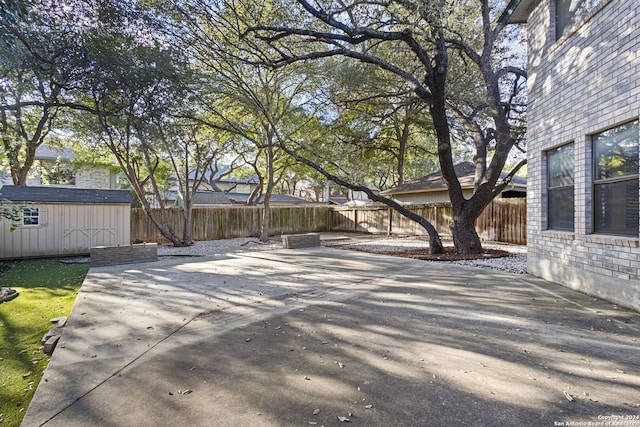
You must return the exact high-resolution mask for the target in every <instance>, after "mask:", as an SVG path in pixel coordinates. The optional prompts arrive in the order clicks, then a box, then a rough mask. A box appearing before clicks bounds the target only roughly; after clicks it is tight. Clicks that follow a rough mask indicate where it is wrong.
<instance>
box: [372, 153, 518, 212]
mask: <svg viewBox="0 0 640 427" xmlns="http://www.w3.org/2000/svg"><path fill="white" fill-rule="evenodd" d="M454 168H455V171H456V175H457V176H458V179H459V180H460V185H461V186H462V190H463V194H464V196H465V197H467V198H470V197H471V196H472V195H473V191H474V184H473V182H474V179H475V170H476V167H475V165H474V164H473V163H471V162H463V163H458V164H457V165H455V166H454ZM500 176H501V178H505V177H506V176H507V174H506V173H502V174H501V175H500ZM382 194H383V195H384V196H391V197H392V198H393V199H394V200H396V201H398V202H400V203H402V204H407V205H416V204H427V203H448V202H449V201H450V200H449V190H448V189H447V185H446V184H445V182H444V179H443V178H442V173H441V172H440V171H438V172H434V173H432V174H429V175H426V176H423V177H421V178H418V179H415V180H413V181H409V182H407V183H405V184H402V185H399V186H397V187H395V188H392V189H390V190H387V191H383V192H382ZM526 196H527V180H526V179H525V178H522V177H519V176H515V177H513V179H512V180H511V182H510V183H509V185H508V186H507V187H506V188H505V190H504V191H503V192H502V193H501V196H500V197H503V198H514V197H526Z"/></svg>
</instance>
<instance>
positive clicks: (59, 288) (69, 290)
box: [0, 259, 89, 427]
mask: <svg viewBox="0 0 640 427" xmlns="http://www.w3.org/2000/svg"><path fill="white" fill-rule="evenodd" d="M0 265H1V266H2V267H3V268H2V269H0V271H3V272H0V287H9V288H13V289H15V290H17V291H18V292H19V293H20V295H19V296H18V297H17V298H15V299H13V300H11V301H8V302H5V303H2V304H0V426H2V427H4V426H19V425H20V422H21V420H22V418H23V416H24V413H25V411H26V410H27V407H28V406H29V403H30V402H31V398H32V397H33V393H34V392H35V390H36V387H37V386H38V383H39V382H40V379H41V378H42V373H43V372H44V370H45V368H46V367H47V363H48V362H49V357H48V356H47V355H45V354H44V353H43V352H42V349H41V345H40V339H41V338H42V336H43V335H44V334H45V332H47V331H48V330H49V329H51V328H52V327H53V326H55V325H53V324H52V323H51V319H52V318H54V317H58V316H68V315H69V313H70V312H71V307H73V303H74V301H75V299H76V295H77V293H78V290H79V289H80V285H81V284H82V281H83V280H84V277H85V275H86V274H87V271H88V270H89V264H86V263H85V264H63V263H61V262H60V261H59V260H56V259H46V260H21V261H6V262H2V263H0ZM5 267H10V269H9V270H8V271H4V270H5Z"/></svg>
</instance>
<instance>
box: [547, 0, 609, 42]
mask: <svg viewBox="0 0 640 427" xmlns="http://www.w3.org/2000/svg"><path fill="white" fill-rule="evenodd" d="M603 3H604V0H556V40H559V39H560V38H562V36H564V35H565V34H568V33H569V31H571V30H574V29H576V28H577V27H578V26H579V25H580V24H581V23H583V22H585V21H586V20H587V19H588V18H589V16H590V15H591V14H593V13H594V12H596V9H597V8H598V7H599V6H600V5H602V4H603Z"/></svg>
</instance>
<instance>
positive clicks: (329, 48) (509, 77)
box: [228, 0, 525, 253]
mask: <svg viewBox="0 0 640 427" xmlns="http://www.w3.org/2000/svg"><path fill="white" fill-rule="evenodd" d="M239 4H240V3H237V2H231V3H229V4H228V7H233V8H235V9H236V10H239V9H238V5H239ZM294 5H295V7H297V10H298V11H299V13H300V15H299V16H301V17H299V18H297V19H293V20H292V19H291V18H290V16H291V15H292V14H293V13H294V12H291V11H290V12H288V14H289V15H290V16H289V18H288V19H287V20H282V21H281V23H280V24H279V25H273V24H271V25H269V24H267V25H264V24H260V23H254V24H253V25H251V24H250V23H249V22H247V21H244V22H245V23H244V25H246V26H247V27H248V28H246V30H245V33H244V34H245V36H246V38H247V40H248V44H249V46H250V47H251V48H253V52H252V53H253V57H250V58H248V60H253V61H266V62H268V63H270V64H271V65H272V66H275V67H286V66H290V65H291V64H295V63H298V62H301V61H310V60H322V59H324V58H328V57H335V56H342V57H348V58H352V59H353V60H356V61H361V62H364V63H368V64H372V65H374V66H376V67H379V68H380V69H382V70H384V71H386V72H387V73H390V74H391V75H395V76H396V77H397V78H398V79H400V80H403V81H405V82H406V84H407V85H408V86H409V87H410V88H411V89H412V90H413V92H414V93H415V95H416V96H417V97H418V98H420V99H421V100H422V101H423V102H424V103H425V104H426V105H427V108H428V111H429V114H430V116H431V120H432V123H433V126H434V129H435V132H436V135H437V150H438V160H439V165H440V169H441V172H442V176H443V178H444V181H445V182H446V185H447V187H448V190H449V196H450V199H451V204H452V208H453V221H452V224H451V231H452V234H453V238H454V244H455V248H456V250H457V252H459V253H477V252H480V251H481V250H482V246H481V242H480V239H479V236H478V234H477V233H476V231H475V221H476V219H477V218H478V217H479V216H480V214H481V213H482V212H483V210H484V208H485V207H486V206H487V205H488V204H489V203H490V202H491V200H493V199H494V198H495V197H496V196H497V195H498V194H500V192H501V191H502V190H503V189H504V188H505V187H506V186H507V185H508V183H509V180H510V178H511V177H512V176H513V175H514V174H515V173H516V171H517V169H518V167H516V168H514V169H513V170H512V171H510V173H509V174H508V177H507V178H506V179H501V173H502V171H503V168H504V167H505V163H506V162H507V160H508V158H509V155H510V153H511V150H512V148H513V147H514V146H515V145H516V143H517V142H519V141H520V139H519V135H518V134H517V132H516V130H517V129H516V127H515V125H516V123H515V121H514V120H517V119H519V118H520V116H521V114H520V113H522V110H521V107H522V102H520V99H521V97H522V95H521V93H522V91H523V90H524V87H523V84H522V83H523V81H524V80H523V79H524V77H525V72H524V71H523V70H522V69H519V68H517V67H514V66H512V65H511V64H509V63H507V62H506V61H505V60H504V59H505V55H504V53H505V52H504V43H505V40H506V39H507V36H510V35H509V34H506V33H505V27H504V26H503V25H501V24H498V23H496V21H495V17H496V15H497V13H498V12H499V10H497V7H499V6H501V2H492V1H490V0H466V1H446V0H439V1H435V0H434V1H411V0H409V1H405V0H399V1H396V0H392V1H384V2H369V1H362V0H352V1H333V0H327V1H322V0H318V1H308V0H297V1H295V2H294ZM294 5H292V6H291V7H292V8H293V7H294ZM238 16H239V19H240V18H242V19H244V18H246V16H245V15H238ZM241 27H242V26H240V25H239V26H238V28H241ZM250 50H251V49H249V48H248V49H247V51H250ZM460 82H463V83H464V86H465V87H466V92H465V90H461V89H460V86H457V88H456V87H455V86H454V85H453V83H460ZM518 107H520V109H519V108H518ZM456 137H457V138H458V139H464V140H466V141H467V142H468V143H470V144H472V146H473V147H474V161H475V164H476V173H475V191H474V193H473V195H472V196H471V197H470V198H468V199H467V198H465V196H464V194H463V191H462V187H461V185H460V181H459V179H458V176H456V173H455V169H454V156H453V153H454V150H453V144H454V143H455V142H456V140H457V139H456ZM294 151H295V150H294ZM292 154H295V152H292ZM297 157H298V158H299V159H300V160H303V161H306V162H307V163H308V164H315V163H314V162H313V161H311V160H310V159H308V158H304V159H302V158H301V157H302V156H299V155H298V156H297ZM315 166H318V165H317V164H315ZM334 178H335V177H334ZM345 184H349V183H345ZM356 187H357V189H359V190H363V191H364V190H365V189H364V188H363V187H362V186H356ZM354 189H355V188H354ZM370 197H371V195H370ZM372 198H374V199H376V200H379V201H381V202H383V203H387V204H389V205H390V206H393V203H390V202H391V201H389V200H385V199H384V198H380V197H372ZM421 223H422V224H423V226H425V228H426V229H427V231H428V233H429V236H430V243H431V250H432V252H439V251H442V250H443V248H442V243H441V241H440V238H439V236H438V234H437V232H435V229H434V228H433V227H429V226H428V225H425V223H424V221H421ZM429 225H430V224H429Z"/></svg>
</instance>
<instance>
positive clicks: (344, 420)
mask: <svg viewBox="0 0 640 427" xmlns="http://www.w3.org/2000/svg"><path fill="white" fill-rule="evenodd" d="M338 421H342V422H343V423H348V422H349V421H351V419H350V418H347V417H340V416H339V417H338Z"/></svg>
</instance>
